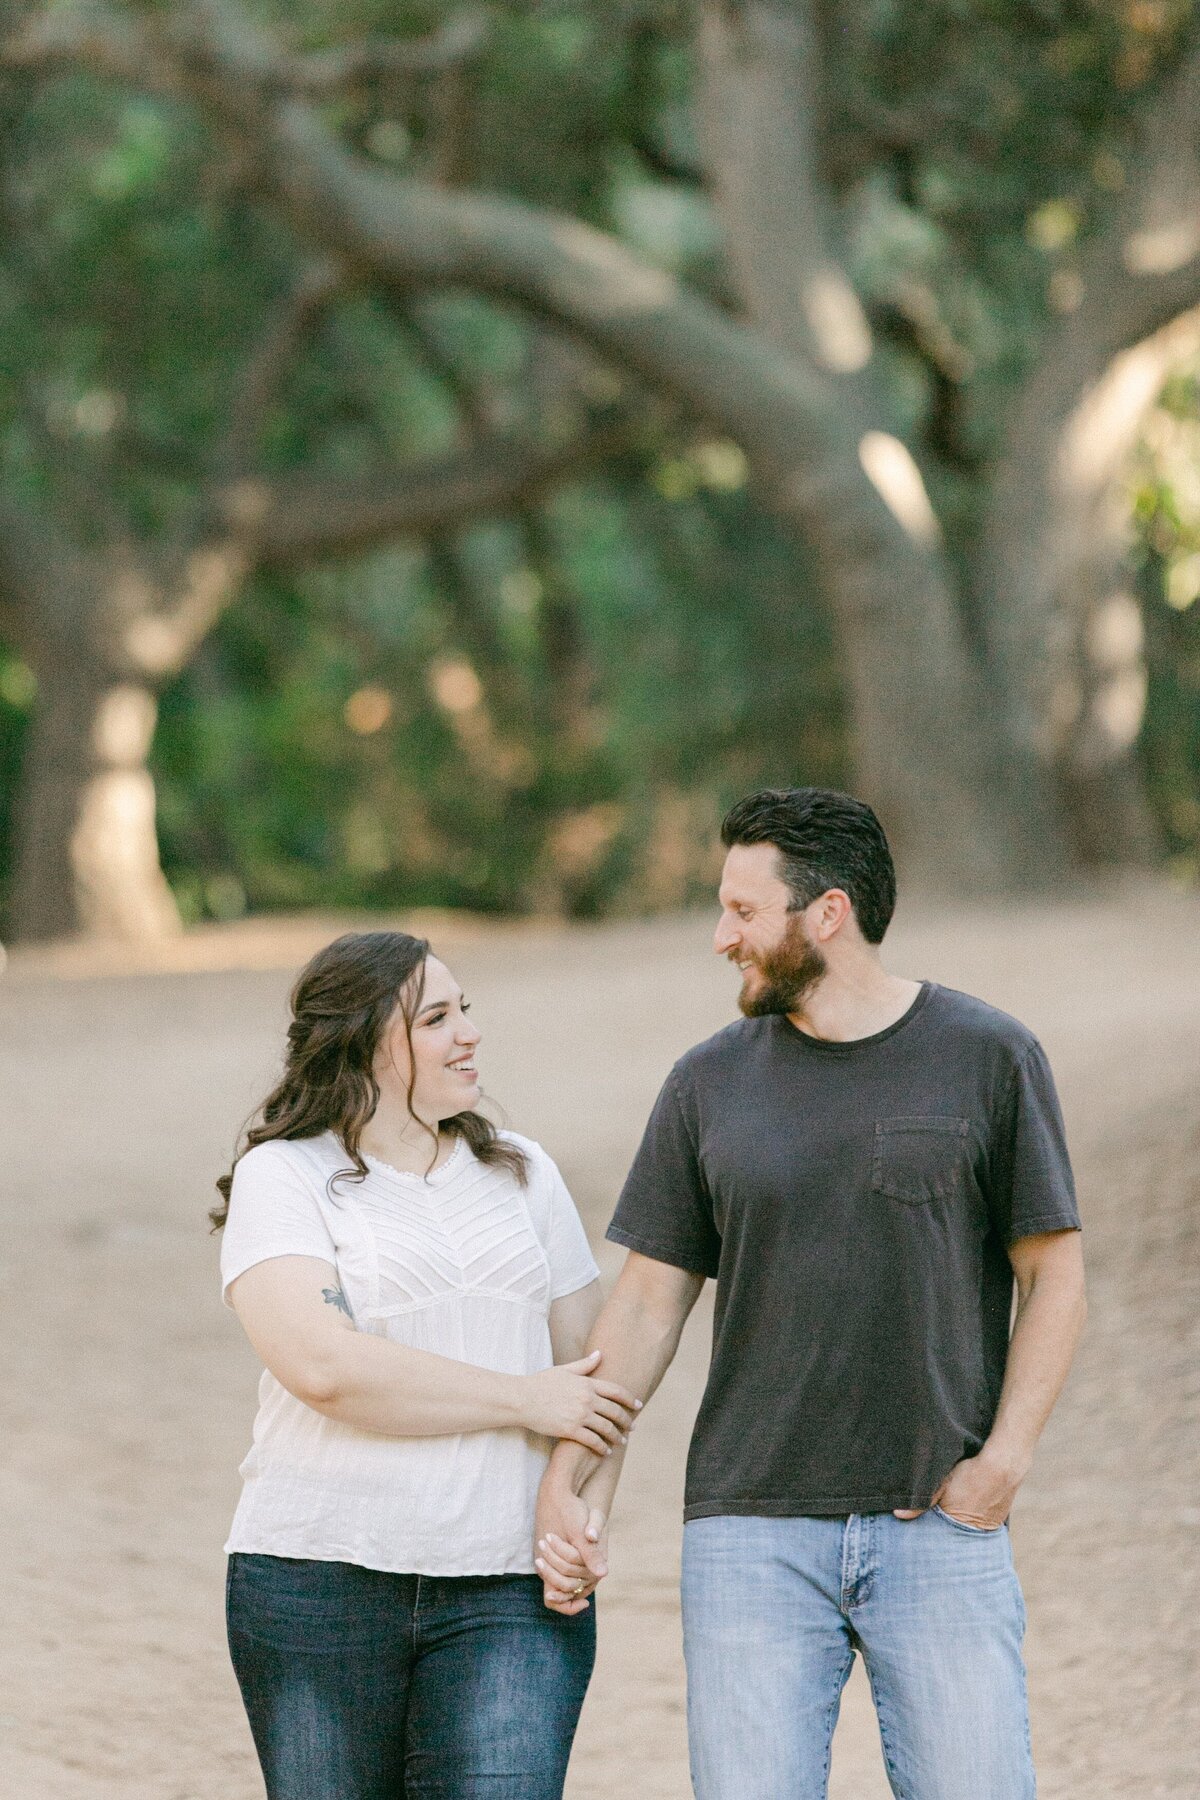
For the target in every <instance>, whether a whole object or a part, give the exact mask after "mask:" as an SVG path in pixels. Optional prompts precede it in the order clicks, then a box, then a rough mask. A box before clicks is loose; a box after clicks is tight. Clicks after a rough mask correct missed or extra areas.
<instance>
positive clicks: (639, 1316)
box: [546, 1271, 703, 1513]
mask: <svg viewBox="0 0 1200 1800" xmlns="http://www.w3.org/2000/svg"><path fill="white" fill-rule="evenodd" d="M675 1273H676V1274H677V1275H678V1277H679V1279H678V1281H677V1282H676V1283H675V1284H674V1287H673V1290H672V1292H670V1293H669V1294H668V1295H666V1296H664V1297H659V1296H654V1297H651V1298H647V1297H646V1296H645V1294H644V1293H642V1292H641V1291H639V1286H638V1283H637V1281H636V1279H627V1276H626V1274H623V1275H622V1278H621V1280H620V1281H618V1283H617V1286H616V1288H615V1289H614V1291H613V1294H612V1296H611V1298H610V1299H609V1301H608V1303H607V1305H606V1306H605V1307H604V1310H603V1311H602V1312H601V1314H600V1317H599V1318H598V1319H597V1321H596V1324H595V1326H594V1327H593V1330H592V1333H591V1336H590V1337H589V1339H588V1349H589V1350H601V1351H603V1353H604V1354H603V1357H602V1360H601V1364H600V1366H601V1368H602V1369H603V1370H604V1372H605V1374H606V1375H607V1376H608V1378H609V1379H610V1380H611V1381H618V1382H620V1383H621V1385H622V1386H623V1387H626V1388H628V1389H629V1390H630V1391H631V1392H632V1393H634V1394H636V1395H637V1397H638V1399H639V1400H641V1401H642V1402H643V1403H644V1402H646V1401H647V1400H649V1398H650V1396H651V1395H652V1394H653V1393H654V1391H655V1389H656V1388H657V1387H658V1384H659V1382H660V1381H661V1380H662V1378H663V1376H664V1375H665V1374H666V1372H667V1370H668V1369H669V1368H670V1366H671V1360H672V1358H673V1357H674V1355H675V1352H676V1350H677V1348H678V1347H679V1337H680V1333H681V1332H682V1330H683V1327H684V1323H685V1321H686V1319H687V1316H688V1313H689V1312H690V1311H691V1307H692V1304H693V1303H694V1301H695V1298H696V1295H697V1294H698V1293H699V1291H700V1288H701V1287H702V1286H703V1279H702V1277H700V1276H687V1275H683V1274H682V1273H681V1272H679V1271H676V1272H675ZM664 1301H665V1303H664ZM624 1460H625V1458H624V1452H623V1451H622V1450H615V1451H614V1452H613V1454H612V1455H611V1456H596V1455H594V1454H593V1453H592V1452H591V1451H590V1450H587V1449H585V1448H584V1446H583V1445H582V1444H574V1443H568V1442H567V1441H566V1440H563V1441H562V1442H560V1443H559V1444H558V1445H557V1446H556V1447H555V1450H554V1453H553V1455H552V1456H551V1458H550V1467H549V1469H548V1470H547V1473H546V1479H547V1480H548V1481H549V1482H550V1483H551V1484H553V1485H561V1486H563V1487H565V1488H568V1489H569V1490H570V1491H571V1492H572V1493H575V1494H581V1493H582V1492H583V1491H584V1489H585V1488H586V1489H587V1498H588V1502H589V1504H591V1505H593V1506H596V1507H599V1509H600V1510H601V1511H602V1512H604V1513H607V1512H608V1510H609V1507H610V1506H611V1504H612V1497H613V1494H614V1493H615V1492H616V1488H617V1482H618V1481H619V1480H620V1475H621V1469H622V1466H623V1464H624Z"/></svg>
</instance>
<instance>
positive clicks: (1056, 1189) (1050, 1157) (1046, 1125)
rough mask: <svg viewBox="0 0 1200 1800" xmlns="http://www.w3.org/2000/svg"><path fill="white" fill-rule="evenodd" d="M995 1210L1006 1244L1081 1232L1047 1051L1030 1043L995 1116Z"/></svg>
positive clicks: (994, 1213) (993, 1212)
mask: <svg viewBox="0 0 1200 1800" xmlns="http://www.w3.org/2000/svg"><path fill="white" fill-rule="evenodd" d="M990 1200H991V1211H992V1217H993V1219H994V1221H995V1224H996V1228H997V1230H998V1231H999V1232H1000V1233H1001V1235H1002V1237H1003V1238H1004V1241H1005V1243H1008V1244H1011V1243H1013V1242H1014V1241H1015V1239H1017V1238H1022V1237H1034V1236H1035V1235H1036V1234H1037V1233H1039V1232H1043V1231H1078V1229H1079V1209H1078V1206H1077V1205H1076V1201H1075V1181H1074V1177H1073V1175H1072V1173H1071V1159H1070V1157H1069V1155H1068V1153H1067V1138H1066V1131H1065V1129H1064V1127H1063V1119H1062V1111H1061V1108H1060V1107H1059V1104H1058V1094H1057V1092H1056V1090H1055V1086H1054V1077H1053V1075H1052V1074H1051V1073H1050V1064H1049V1063H1048V1061H1047V1060H1046V1053H1045V1051H1044V1050H1043V1049H1042V1047H1041V1045H1040V1044H1039V1043H1037V1042H1036V1041H1035V1042H1034V1043H1032V1044H1031V1045H1030V1047H1029V1049H1028V1050H1027V1051H1026V1052H1025V1055H1024V1056H1023V1058H1022V1059H1021V1061H1020V1063H1019V1064H1018V1065H1017V1067H1016V1069H1015V1070H1014V1071H1013V1075H1012V1079H1011V1082H1010V1084H1009V1089H1008V1092H1007V1095H1006V1097H1005V1101H1004V1103H1003V1105H1002V1107H1001V1109H1000V1113H999V1116H998V1118H997V1125H996V1133H995V1137H994V1150H993V1168H992V1183H991V1195H990Z"/></svg>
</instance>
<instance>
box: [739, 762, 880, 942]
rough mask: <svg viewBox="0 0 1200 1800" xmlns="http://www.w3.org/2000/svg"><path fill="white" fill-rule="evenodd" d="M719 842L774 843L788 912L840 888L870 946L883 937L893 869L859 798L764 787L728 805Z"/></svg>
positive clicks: (827, 791)
mask: <svg viewBox="0 0 1200 1800" xmlns="http://www.w3.org/2000/svg"><path fill="white" fill-rule="evenodd" d="M721 842H722V843H723V844H724V845H725V848H726V849H727V850H731V849H732V848H733V846H734V845H735V844H773V845H774V846H775V848H776V850H778V852H779V861H780V871H779V872H780V874H781V875H782V877H783V879H784V881H786V883H787V885H788V887H789V888H790V889H791V893H792V900H791V910H792V911H793V912H802V911H803V909H804V908H805V907H806V906H811V905H812V903H813V901H814V900H818V899H820V897H821V895H822V894H824V893H827V892H828V890H829V889H830V888H841V889H842V890H843V892H845V893H846V894H848V895H849V897H850V903H851V905H852V906H853V908H854V916H855V918H856V919H857V920H858V928H859V930H860V931H861V932H862V934H863V936H864V937H865V938H866V940H867V942H868V944H879V943H882V942H883V934H884V932H885V931H886V930H887V928H888V923H889V921H890V919H891V916H892V914H893V912H895V910H896V869H895V865H894V864H893V862H892V853H891V851H890V850H889V849H888V841H887V838H886V837H885V836H884V834H883V826H882V825H881V824H880V823H879V820H878V819H877V818H876V817H875V814H874V813H873V812H872V810H871V808H870V807H869V806H868V805H867V804H866V802H865V801H863V800H854V799H852V798H851V796H850V795H849V794H838V793H835V792H833V791H832V790H831V789H829V788H763V789H762V790H761V792H759V793H757V794H748V795H747V796H746V798H745V799H744V800H739V801H738V802H737V805H736V806H731V807H730V809H729V811H728V812H727V813H726V814H725V817H724V819H723V821H722V823H721Z"/></svg>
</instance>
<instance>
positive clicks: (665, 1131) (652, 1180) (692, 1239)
mask: <svg viewBox="0 0 1200 1800" xmlns="http://www.w3.org/2000/svg"><path fill="white" fill-rule="evenodd" d="M608 1236H609V1237H610V1238H611V1239H612V1241H613V1243H614V1244H624V1246H625V1248H626V1249H627V1250H636V1251H638V1253H639V1254H640V1255H642V1256H649V1257H653V1259H654V1260H655V1261H656V1262H665V1263H672V1264H673V1265H674V1266H675V1267H676V1268H678V1269H688V1270H690V1271H691V1272H692V1273H693V1274H696V1275H709V1276H715V1275H716V1273H717V1268H718V1265H719V1263H720V1258H721V1237H720V1233H719V1232H718V1230H717V1227H716V1223H715V1221H714V1219H713V1208H712V1201H711V1199H710V1197H709V1193H708V1189H707V1186H706V1184H705V1181H704V1173H703V1170H702V1169H701V1167H700V1159H699V1156H698V1154H697V1151H696V1144H695V1140H694V1135H693V1130H692V1127H691V1124H690V1122H689V1120H688V1117H687V1110H686V1099H685V1095H684V1092H683V1090H682V1082H681V1078H680V1074H679V1070H678V1069H677V1068H676V1069H672V1071H671V1073H670V1075H668V1077H667V1079H666V1082H665V1083H664V1084H663V1089H662V1092H661V1093H660V1094H659V1096H658V1099H657V1100H656V1101H655V1104H654V1111H653V1112H652V1113H651V1115H650V1120H649V1123H648V1124H647V1126H646V1130H645V1134H644V1136H643V1138H642V1141H641V1144H640V1146H639V1148H638V1153H637V1155H636V1156H635V1157H634V1159H633V1167H632V1168H631V1169H630V1171H629V1174H628V1175H627V1176H626V1178H625V1186H624V1187H623V1188H622V1189H621V1197H620V1199H619V1200H618V1201H617V1210H616V1212H615V1213H614V1214H613V1219H612V1224H611V1225H610V1226H609V1228H608Z"/></svg>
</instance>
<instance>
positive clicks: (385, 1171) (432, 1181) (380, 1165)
mask: <svg viewBox="0 0 1200 1800" xmlns="http://www.w3.org/2000/svg"><path fill="white" fill-rule="evenodd" d="M466 1148H467V1140H466V1138H464V1137H458V1138H456V1139H455V1140H454V1148H453V1149H452V1150H451V1152H450V1154H449V1156H448V1157H447V1158H446V1160H445V1162H444V1163H439V1164H438V1166H437V1168H436V1169H431V1170H430V1171H429V1173H428V1175H421V1174H419V1173H418V1172H417V1170H415V1169H398V1168H397V1167H396V1165H395V1163H390V1162H387V1161H386V1160H385V1158H384V1157H382V1156H372V1155H371V1153H370V1151H369V1150H364V1149H363V1148H362V1146H361V1145H360V1146H359V1155H360V1156H361V1157H362V1159H363V1161H364V1162H365V1163H366V1165H367V1167H368V1168H369V1169H378V1171H379V1172H380V1174H381V1175H393V1176H395V1178H396V1180H397V1181H416V1182H419V1183H420V1185H421V1186H422V1187H435V1186H436V1185H437V1184H438V1183H439V1182H441V1181H444V1180H445V1178H446V1176H447V1175H448V1174H450V1173H451V1171H453V1170H455V1168H456V1165H457V1164H458V1163H459V1162H460V1161H461V1159H462V1154H463V1151H464V1150H465V1149H466Z"/></svg>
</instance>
